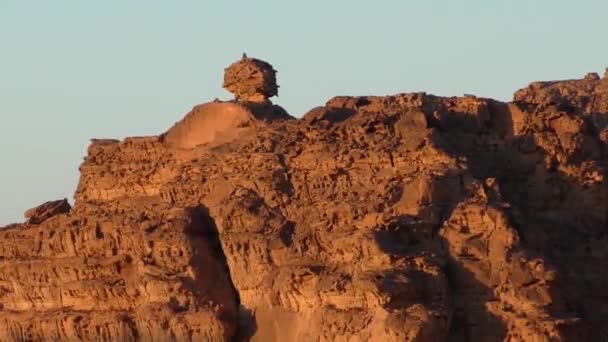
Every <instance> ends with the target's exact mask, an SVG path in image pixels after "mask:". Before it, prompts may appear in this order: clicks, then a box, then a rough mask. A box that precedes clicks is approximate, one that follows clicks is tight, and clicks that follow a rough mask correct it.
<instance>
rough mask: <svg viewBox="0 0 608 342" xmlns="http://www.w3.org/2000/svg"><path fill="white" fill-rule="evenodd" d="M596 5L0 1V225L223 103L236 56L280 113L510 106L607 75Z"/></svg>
mask: <svg viewBox="0 0 608 342" xmlns="http://www.w3.org/2000/svg"><path fill="white" fill-rule="evenodd" d="M607 15H608V1H606V0H597V1H594V0H576V1H573V0H567V1H564V0H460V1H448V0H443V1H440V0H410V1H407V0H399V1H397V0H394V1H388V0H387V1H382V0H376V1H357V0H350V1H341V0H307V1H287V0H281V1H279V0H275V1H251V0H247V1H245V0H232V1H223V0H217V1H204V0H199V1H194V0H179V1H177V0H176V1H167V0H163V1H157V0H128V1H125V0H104V1H82V0H55V1H46V0H38V1H35V0H0V119H1V120H0V127H1V129H2V131H1V132H0V226H1V225H4V224H7V223H9V222H16V221H21V220H22V218H21V217H22V213H23V211H25V210H26V209H28V208H30V207H32V206H35V205H38V204H40V203H42V202H44V201H47V200H53V199H59V198H63V197H67V198H69V199H70V200H71V198H72V195H73V192H74V190H75V188H76V184H77V182H78V165H79V164H80V163H81V161H82V158H83V157H84V155H85V151H86V147H87V145H88V144H89V139H90V138H123V137H125V136H132V135H150V134H159V133H161V132H163V131H165V130H166V129H167V128H168V127H170V125H172V124H173V123H174V122H175V121H177V120H179V119H180V118H181V117H182V116H183V115H184V114H185V113H186V112H187V111H188V110H189V109H190V108H191V107H192V106H193V105H195V104H198V103H203V102H207V101H210V100H213V99H214V98H215V97H219V98H222V99H228V98H229V94H228V93H227V92H225V91H224V90H222V88H221V83H222V77H223V68H224V67H226V66H227V65H229V64H230V63H231V62H233V61H234V60H236V59H238V58H240V56H241V54H242V53H243V52H246V53H247V54H248V55H249V56H253V57H257V58H261V59H265V60H267V61H269V62H271V63H272V64H273V65H274V66H275V69H277V70H278V72H279V73H278V80H279V84H280V85H281V89H280V97H279V98H276V99H275V100H274V101H275V102H276V103H278V104H281V105H282V106H284V107H285V108H286V109H287V110H288V111H289V112H290V113H291V114H292V115H295V116H301V115H302V114H304V113H305V112H306V111H307V110H308V109H310V108H312V107H314V106H317V105H321V104H323V103H324V102H325V101H326V100H328V99H329V98H331V97H332V96H335V95H367V94H374V95H386V94H392V93H401V92H411V91H427V92H429V93H434V94H438V95H446V96H452V95H462V94H463V93H472V94H476V95H479V96H486V97H494V98H498V99H504V100H508V99H510V98H511V95H512V93H513V92H514V91H515V90H516V89H518V88H521V87H523V86H525V85H526V84H527V83H529V82H531V81H533V80H550V79H563V78H575V77H582V76H583V75H584V74H585V73H587V72H590V71H595V72H600V73H603V70H604V68H605V67H606V66H608V44H606V35H607V33H608V26H607V24H606V20H608V19H607V18H608V17H607Z"/></svg>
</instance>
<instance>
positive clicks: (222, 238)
mask: <svg viewBox="0 0 608 342" xmlns="http://www.w3.org/2000/svg"><path fill="white" fill-rule="evenodd" d="M256 77H259V76H256ZM262 78H263V77H262ZM256 82H257V81H256ZM237 87H238V86H237ZM243 89H252V88H250V87H249V86H247V87H245V88H243ZM256 89H258V90H256V92H258V93H259V94H262V95H264V94H265V95H264V96H266V97H267V96H269V95H270V94H272V92H261V91H260V90H259V89H260V88H256ZM240 91H241V90H239V92H240ZM248 91H249V90H247V91H243V93H245V92H248ZM237 93H238V92H237ZM239 94H241V93H239ZM239 96H240V95H237V100H236V101H233V102H220V103H210V104H206V105H202V106H199V107H197V108H195V110H194V111H193V112H192V113H190V114H188V115H187V116H186V118H185V119H184V120H183V121H181V122H179V123H177V124H176V125H175V126H174V127H173V128H171V129H170V130H169V131H168V132H167V133H165V134H162V135H160V136H151V137H139V138H127V139H125V140H123V141H118V140H93V141H92V143H91V145H90V147H89V150H88V155H87V157H86V159H85V161H84V162H83V164H82V166H81V168H80V171H81V178H80V183H79V186H78V189H77V191H76V194H75V200H76V201H75V204H74V208H73V209H72V210H71V211H70V212H68V213H63V214H59V215H55V216H53V217H51V218H49V219H48V220H46V221H44V222H42V223H41V224H37V225H34V224H31V223H26V224H21V225H11V226H10V227H8V228H5V229H3V230H0V258H2V260H3V263H2V266H1V269H0V274H1V276H0V335H1V337H2V340H9V341H12V340H15V341H28V340H56V341H59V340H131V341H135V340H141V341H151V340H154V341H165V340H175V341H182V340H192V341H200V340H205V341H207V340H208V341H230V340H236V341H244V340H252V341H446V340H447V341H601V340H602V339H605V338H606V337H607V336H608V331H607V330H606V328H605V326H606V325H607V323H608V298H607V295H608V292H607V291H606V288H607V287H606V284H608V275H607V272H605V270H604V268H603V267H604V266H605V265H606V264H607V263H608V236H607V231H606V227H607V223H608V220H607V219H608V218H607V213H608V212H607V203H608V198H607V191H606V190H607V189H606V181H605V175H606V166H607V165H606V162H605V160H606V158H607V157H608V149H607V143H608V139H607V137H608V133H607V132H608V131H607V129H608V119H606V118H608V107H607V103H608V101H607V100H608V78H606V77H604V78H599V77H586V78H584V79H581V80H571V81H560V82H543V83H533V84H532V85H530V86H529V87H528V88H525V89H522V90H520V91H518V92H517V93H516V94H515V97H514V101H513V102H511V103H502V102H499V101H495V100H491V99H485V98H477V97H474V96H465V97H453V98H443V97H437V96H433V95H428V94H425V93H415V94H399V95H394V96H385V97H336V98H333V99H331V100H330V101H328V102H327V103H326V104H325V105H324V106H321V107H317V108H314V109H313V110H311V111H310V112H309V113H307V114H306V115H305V116H304V117H303V118H302V119H300V120H293V119H290V118H289V117H288V116H283V115H273V113H274V112H273V111H269V109H270V108H274V107H270V106H273V105H268V104H264V103H262V104H260V106H261V107H249V106H250V104H248V103H247V101H241V100H239ZM251 108H253V109H251ZM260 108H261V109H260ZM256 110H257V111H256ZM260 113H262V114H260ZM269 113H270V114H269Z"/></svg>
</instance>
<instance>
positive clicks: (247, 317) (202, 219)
mask: <svg viewBox="0 0 608 342" xmlns="http://www.w3.org/2000/svg"><path fill="white" fill-rule="evenodd" d="M191 218H192V225H193V226H194V227H201V228H202V229H199V230H196V232H192V233H194V234H200V235H201V236H203V237H204V238H205V239H206V240H207V241H208V242H209V247H211V248H212V249H213V251H214V252H215V257H216V258H217V260H218V261H219V262H220V263H221V264H222V266H223V268H224V275H225V276H226V277H227V280H228V283H229V284H230V286H231V287H232V291H233V293H234V295H235V301H236V307H237V310H238V312H237V313H236V317H223V319H225V320H227V321H233V322H235V324H236V331H235V334H234V336H233V339H232V342H243V341H249V339H250V338H251V336H253V334H254V333H255V332H256V330H257V325H256V322H255V317H254V316H253V314H252V313H251V311H250V310H248V309H246V308H245V307H243V306H242V305H241V298H240V294H239V292H238V290H237V288H236V286H235V285H234V282H233V281H232V277H231V273H230V266H229V265H228V261H227V259H226V255H225V254H224V250H223V248H222V242H221V239H220V234H219V231H218V229H217V225H216V223H215V220H214V219H213V217H212V216H211V214H210V212H209V209H208V208H207V207H205V206H203V205H200V206H197V207H194V208H192V213H191Z"/></svg>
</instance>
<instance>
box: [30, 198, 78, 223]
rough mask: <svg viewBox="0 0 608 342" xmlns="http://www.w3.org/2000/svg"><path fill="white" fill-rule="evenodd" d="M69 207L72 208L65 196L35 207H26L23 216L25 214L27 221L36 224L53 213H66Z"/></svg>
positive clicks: (53, 214)
mask: <svg viewBox="0 0 608 342" xmlns="http://www.w3.org/2000/svg"><path fill="white" fill-rule="evenodd" d="M70 209H72V206H71V205H70V203H69V202H68V200H67V198H64V199H62V200H57V201H48V202H45V203H42V204H41V205H39V206H37V207H34V208H31V209H28V210H27V211H26V212H25V213H24V214H23V216H25V218H26V219H27V222H28V223H31V224H38V223H42V222H43V221H45V220H47V219H49V218H51V217H53V216H55V215H59V214H64V213H67V212H69V211H70Z"/></svg>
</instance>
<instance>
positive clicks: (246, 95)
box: [224, 54, 279, 102]
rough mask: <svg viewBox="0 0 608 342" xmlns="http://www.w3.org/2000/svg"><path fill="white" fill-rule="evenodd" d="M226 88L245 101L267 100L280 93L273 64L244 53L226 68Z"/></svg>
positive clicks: (239, 99) (238, 98)
mask: <svg viewBox="0 0 608 342" xmlns="http://www.w3.org/2000/svg"><path fill="white" fill-rule="evenodd" d="M224 88H226V90H228V91H229V92H231V93H233V94H234V96H235V97H236V99H237V100H238V101H244V102H266V101H267V100H268V98H271V97H273V96H275V95H278V93H279V86H278V85H277V79H276V70H274V68H273V67H272V65H270V64H269V63H267V62H264V61H262V60H259V59H256V58H249V57H247V56H246V55H244V54H243V58H242V59H241V60H239V61H237V62H234V63H233V64H231V65H230V66H229V67H228V68H226V70H225V73H224Z"/></svg>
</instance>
